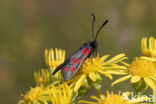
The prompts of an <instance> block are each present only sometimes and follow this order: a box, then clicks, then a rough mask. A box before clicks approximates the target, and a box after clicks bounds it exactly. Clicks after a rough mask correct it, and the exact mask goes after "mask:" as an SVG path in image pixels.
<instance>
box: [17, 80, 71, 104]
mask: <svg viewBox="0 0 156 104" xmlns="http://www.w3.org/2000/svg"><path fill="white" fill-rule="evenodd" d="M71 94H72V92H71V89H70V87H69V86H68V85H67V84H66V83H63V84H59V83H58V82H54V83H53V84H51V85H49V86H47V87H43V86H42V85H41V86H37V87H35V88H31V89H30V91H28V92H27V93H26V94H25V95H23V100H20V101H19V103H18V104H70V100H71Z"/></svg>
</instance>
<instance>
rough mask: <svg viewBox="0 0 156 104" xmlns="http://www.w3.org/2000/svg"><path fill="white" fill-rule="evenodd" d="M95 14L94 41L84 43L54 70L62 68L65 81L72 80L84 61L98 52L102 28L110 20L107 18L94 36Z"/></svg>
mask: <svg viewBox="0 0 156 104" xmlns="http://www.w3.org/2000/svg"><path fill="white" fill-rule="evenodd" d="M91 14H92V16H93V21H92V38H93V41H89V42H86V43H84V44H83V45H82V46H81V47H80V48H79V49H78V50H77V51H76V52H74V53H73V54H72V55H71V56H70V57H68V58H67V59H66V60H65V61H64V62H63V63H62V64H61V65H59V66H58V67H56V69H55V71H54V72H53V75H54V74H55V73H56V72H58V71H59V70H60V69H62V70H61V73H62V76H63V78H64V80H65V81H68V80H70V79H71V78H72V77H73V76H74V75H75V74H76V73H77V71H78V70H79V68H80V67H81V66H82V64H83V62H84V61H85V60H86V59H87V58H89V57H93V55H94V54H97V45H98V43H97V41H96V39H97V36H98V34H99V32H100V31H101V29H102V28H103V27H104V25H105V24H106V23H107V22H108V20H106V21H105V22H104V23H103V24H102V25H101V27H100V28H99V30H98V31H97V33H96V35H95V36H94V22H95V15H94V14H93V13H91Z"/></svg>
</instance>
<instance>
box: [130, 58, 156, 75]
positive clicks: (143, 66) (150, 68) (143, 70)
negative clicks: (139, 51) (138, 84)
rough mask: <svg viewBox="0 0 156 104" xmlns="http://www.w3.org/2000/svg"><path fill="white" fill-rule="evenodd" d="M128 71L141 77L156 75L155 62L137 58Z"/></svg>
mask: <svg viewBox="0 0 156 104" xmlns="http://www.w3.org/2000/svg"><path fill="white" fill-rule="evenodd" d="M128 71H129V73H130V74H131V75H138V76H140V77H156V69H155V66H154V63H152V62H151V61H148V60H145V59H139V58H136V59H135V60H134V61H133V62H132V64H131V65H130V67H129V69H128Z"/></svg>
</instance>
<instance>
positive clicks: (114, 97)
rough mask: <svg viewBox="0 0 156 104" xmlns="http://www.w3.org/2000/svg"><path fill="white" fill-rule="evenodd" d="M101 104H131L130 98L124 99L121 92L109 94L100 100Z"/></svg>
mask: <svg viewBox="0 0 156 104" xmlns="http://www.w3.org/2000/svg"><path fill="white" fill-rule="evenodd" d="M99 104H129V101H128V100H124V99H123V96H121V95H120V94H113V93H111V94H108V95H107V96H106V97H103V99H101V100H100V101H99Z"/></svg>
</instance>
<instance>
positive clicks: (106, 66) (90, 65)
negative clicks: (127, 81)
mask: <svg viewBox="0 0 156 104" xmlns="http://www.w3.org/2000/svg"><path fill="white" fill-rule="evenodd" d="M108 57H109V55H105V56H103V57H101V58H100V57H99V55H97V57H95V58H88V59H86V60H85V61H84V63H83V65H82V67H81V68H80V69H79V72H78V73H77V74H76V75H75V77H73V78H72V79H71V80H70V81H69V83H70V85H71V86H72V87H74V92H76V91H78V89H79V88H80V87H81V86H82V85H83V84H84V82H85V81H86V80H87V78H89V79H90V80H91V81H93V82H95V81H97V79H101V76H100V74H103V75H105V76H106V77H108V78H110V79H112V76H111V74H108V73H105V71H106V70H107V71H108V70H112V69H114V68H117V69H120V68H121V69H122V68H126V67H124V66H120V65H118V63H119V62H121V61H122V60H124V59H127V57H125V54H119V55H117V56H115V57H113V58H112V59H110V60H106V59H107V58H108Z"/></svg>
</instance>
